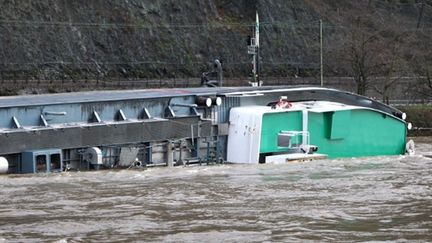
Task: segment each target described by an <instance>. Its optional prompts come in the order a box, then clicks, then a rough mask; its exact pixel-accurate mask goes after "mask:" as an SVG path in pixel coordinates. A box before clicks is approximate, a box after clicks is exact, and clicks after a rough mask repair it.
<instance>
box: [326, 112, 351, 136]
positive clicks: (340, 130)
mask: <svg viewBox="0 0 432 243" xmlns="http://www.w3.org/2000/svg"><path fill="white" fill-rule="evenodd" d="M331 116H332V119H331V130H330V137H329V138H330V139H343V138H345V137H346V136H347V135H348V129H347V127H346V126H347V124H350V122H351V121H350V120H351V110H345V111H337V112H331Z"/></svg>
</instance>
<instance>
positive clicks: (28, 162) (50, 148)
mask: <svg viewBox="0 0 432 243" xmlns="http://www.w3.org/2000/svg"><path fill="white" fill-rule="evenodd" d="M405 118H406V116H405V114H404V113H402V112H401V111H399V110H397V109H395V108H392V107H390V106H387V105H384V104H382V103H380V102H377V101H375V100H372V99H369V98H366V97H363V96H359V95H355V94H352V93H349V92H344V91H339V90H335V89H328V88H321V87H303V86H261V87H220V88H185V89H153V90H130V91H94V92H78V93H66V94H47V95H29V96H13V97H1V98H0V172H2V173H39V172H55V171H65V170H89V169H99V168H112V167H129V166H156V165H168V166H174V165H183V164H190V163H204V162H221V161H227V162H232V163H266V162H267V163H272V162H274V163H279V162H285V161H287V159H288V158H289V157H293V156H294V157H295V156H297V157H298V156H299V155H304V156H305V157H307V156H311V155H312V154H317V153H319V154H322V155H325V156H328V157H330V158H339V157H356V156H374V155H397V154H403V153H405V144H406V131H407V127H409V123H407V122H405Z"/></svg>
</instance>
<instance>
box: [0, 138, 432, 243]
mask: <svg viewBox="0 0 432 243" xmlns="http://www.w3.org/2000/svg"><path fill="white" fill-rule="evenodd" d="M427 146H429V145H427ZM421 149H423V148H420V150H421ZM425 150H426V149H425ZM431 186H432V159H428V158H425V157H423V156H411V157H408V156H391V157H371V158H361V159H350V158H349V159H339V160H323V161H314V162H307V163H296V164H287V165H220V166H208V167H204V166H203V167H188V168H151V169H148V170H122V171H97V172H88V173H61V174H50V175H31V176H29V175H19V176H0V195H1V197H0V235H1V237H2V238H1V239H0V242H1V241H2V239H4V240H5V241H9V240H12V241H22V242H26V241H28V242H34V241H41V240H47V241H58V242H71V241H72V242H73V241H108V240H117V241H137V240H139V241H158V242H159V241H167V242H190V241H199V242H201V241H206V242H220V241H225V242H238V241H248V242H254V241H255V242H262V241H308V240H312V241H394V240H398V239H399V240H406V241H413V240H418V241H431V240H432V236H431V235H432V234H431V229H432V188H431Z"/></svg>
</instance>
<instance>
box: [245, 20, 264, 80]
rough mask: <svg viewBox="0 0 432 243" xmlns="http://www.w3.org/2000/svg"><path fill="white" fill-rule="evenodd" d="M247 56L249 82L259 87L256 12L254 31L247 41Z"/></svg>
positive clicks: (257, 21)
mask: <svg viewBox="0 0 432 243" xmlns="http://www.w3.org/2000/svg"><path fill="white" fill-rule="evenodd" d="M248 44H249V45H248V54H251V55H252V65H253V68H252V80H251V82H249V83H250V84H251V85H252V86H261V81H260V76H259V71H260V65H259V17H258V12H256V22H255V31H254V33H253V37H252V38H251V39H250V40H249V43H248Z"/></svg>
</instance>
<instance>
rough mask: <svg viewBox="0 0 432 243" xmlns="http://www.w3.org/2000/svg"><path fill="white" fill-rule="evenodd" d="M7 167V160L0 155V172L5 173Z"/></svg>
mask: <svg viewBox="0 0 432 243" xmlns="http://www.w3.org/2000/svg"><path fill="white" fill-rule="evenodd" d="M8 169H9V162H8V161H7V159H6V158H5V157H0V174H6V173H7V172H8Z"/></svg>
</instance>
